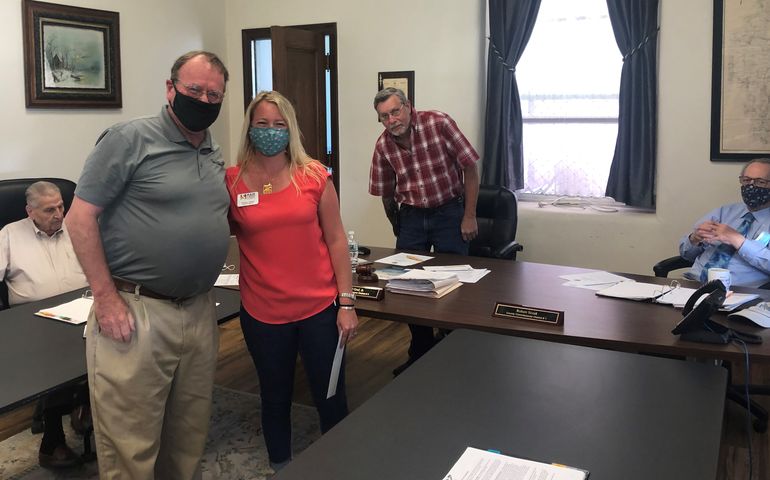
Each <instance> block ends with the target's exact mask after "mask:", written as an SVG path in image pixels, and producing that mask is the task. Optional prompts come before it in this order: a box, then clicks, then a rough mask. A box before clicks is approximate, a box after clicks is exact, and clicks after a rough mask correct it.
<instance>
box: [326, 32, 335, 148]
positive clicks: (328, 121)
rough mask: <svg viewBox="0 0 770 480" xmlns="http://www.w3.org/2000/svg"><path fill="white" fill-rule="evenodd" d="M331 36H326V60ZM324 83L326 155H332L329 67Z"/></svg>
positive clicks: (329, 53) (329, 50) (330, 76)
mask: <svg viewBox="0 0 770 480" xmlns="http://www.w3.org/2000/svg"><path fill="white" fill-rule="evenodd" d="M329 43H330V35H324V54H325V55H326V58H329V55H331V47H330V46H329ZM324 82H325V83H326V154H327V155H331V154H332V151H333V148H332V72H331V69H329V67H328V66H327V68H326V71H324Z"/></svg>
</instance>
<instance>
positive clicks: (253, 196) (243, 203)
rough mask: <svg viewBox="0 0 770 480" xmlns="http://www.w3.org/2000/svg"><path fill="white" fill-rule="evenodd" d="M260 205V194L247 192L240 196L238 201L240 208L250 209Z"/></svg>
mask: <svg viewBox="0 0 770 480" xmlns="http://www.w3.org/2000/svg"><path fill="white" fill-rule="evenodd" d="M258 203H259V193H257V192H246V193H239V194H238V200H237V204H238V207H248V206H250V205H256V204H258Z"/></svg>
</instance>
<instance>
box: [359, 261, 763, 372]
mask: <svg viewBox="0 0 770 480" xmlns="http://www.w3.org/2000/svg"><path fill="white" fill-rule="evenodd" d="M371 250H372V253H371V254H370V255H367V256H366V257H361V258H365V259H366V260H370V261H375V260H378V259H380V258H384V257H386V256H388V255H392V254H394V253H397V252H398V251H397V250H394V249H390V248H379V247H372V248H371ZM431 255H432V256H434V257H435V258H434V259H433V260H429V261H427V262H424V263H421V264H420V265H421V266H422V265H458V264H470V265H471V266H472V267H474V268H488V269H490V270H491V273H489V274H488V275H487V276H485V277H484V278H482V279H481V280H479V282H478V283H473V284H464V285H462V286H461V287H460V288H459V289H457V290H455V291H453V292H451V293H449V294H447V295H446V296H445V297H442V298H440V299H428V298H423V297H417V296H411V295H401V294H395V293H390V292H386V293H385V298H384V299H383V300H381V301H374V300H366V299H360V300H358V301H357V302H356V310H357V312H358V314H359V315H361V316H368V317H375V318H381V319H387V320H396V321H401V322H409V323H415V324H421V325H429V326H434V327H441V328H469V329H474V330H484V331H488V332H495V333H503V334H507V335H515V336H520V337H528V338H534V339H540V340H548V341H552V342H559V343H569V344H574V345H583V346H589V347H599V348H606V349H612V350H621V351H629V352H640V351H641V352H647V353H662V354H669V355H681V356H691V357H702V358H719V359H725V360H733V361H736V360H742V359H743V351H742V350H741V349H740V347H738V346H735V345H732V344H730V345H713V344H704V343H694V342H686V341H682V340H679V338H678V337H677V336H675V335H673V334H671V329H672V328H673V327H674V326H675V325H676V324H677V323H678V322H679V321H680V320H681V319H682V314H681V310H679V309H675V308H674V307H672V306H670V305H659V304H653V303H646V302H637V301H632V300H622V299H615V298H606V297H599V296H597V295H596V294H595V292H594V291H593V290H587V289H582V288H575V287H565V286H562V284H563V283H564V282H565V280H564V279H561V278H559V275H564V274H573V273H580V272H587V271H590V270H587V269H582V268H574V267H565V266H559V265H547V264H540V263H531V262H520V261H516V262H514V261H510V260H499V259H491V258H480V257H464V256H458V255H449V254H431ZM383 266H384V265H379V264H375V268H380V267H383ZM621 275H623V276H626V277H629V278H633V279H635V280H637V281H643V282H647V283H660V284H668V283H669V282H670V280H668V279H665V278H656V277H648V276H644V275H629V274H621ZM385 283H386V282H384V281H379V282H378V283H374V284H368V283H361V282H357V281H356V279H355V278H354V284H355V285H359V286H366V285H372V286H379V287H384V286H385ZM683 284H684V285H685V286H695V284H692V285H688V284H686V282H683ZM736 290H738V291H741V292H749V293H757V294H759V295H760V296H762V297H765V298H766V299H770V291H768V290H758V289H745V288H737V289H736ZM496 302H504V303H513V304H520V305H526V306H529V307H539V308H546V309H551V310H560V311H563V312H564V325H563V326H553V325H549V324H544V323H538V322H533V321H526V320H514V319H509V318H499V317H494V316H492V312H493V310H494V307H495V303H496ZM714 319H715V320H717V321H720V322H722V323H725V324H727V323H728V321H727V317H726V315H724V314H721V313H720V314H717V315H716V316H715V317H714ZM729 323H730V326H731V327H735V328H736V329H739V330H741V331H745V332H749V333H754V334H757V335H760V336H762V337H763V343H762V344H761V345H749V346H748V350H749V353H750V354H751V358H752V360H753V361H755V362H763V363H766V362H770V330H765V329H762V328H759V327H757V326H755V325H753V324H749V323H744V322H740V323H739V324H736V322H729Z"/></svg>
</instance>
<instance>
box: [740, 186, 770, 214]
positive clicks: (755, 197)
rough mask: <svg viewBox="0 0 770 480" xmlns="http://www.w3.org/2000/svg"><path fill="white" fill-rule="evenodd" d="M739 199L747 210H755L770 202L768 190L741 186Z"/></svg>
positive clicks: (769, 189)
mask: <svg viewBox="0 0 770 480" xmlns="http://www.w3.org/2000/svg"><path fill="white" fill-rule="evenodd" d="M741 197H742V198H743V203H745V204H746V206H747V207H749V210H756V209H758V208H759V207H761V206H762V205H765V204H766V203H767V202H770V188H763V187H757V186H754V185H741Z"/></svg>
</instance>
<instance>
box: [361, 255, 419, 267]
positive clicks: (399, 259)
mask: <svg viewBox="0 0 770 480" xmlns="http://www.w3.org/2000/svg"><path fill="white" fill-rule="evenodd" d="M432 258H433V257H429V256H427V255H417V254H415V253H397V254H395V255H391V256H389V257H385V258H381V259H379V260H375V263H384V264H386V265H395V266H397V267H409V266H411V265H417V264H418V263H422V262H424V261H426V260H430V259H432Z"/></svg>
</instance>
